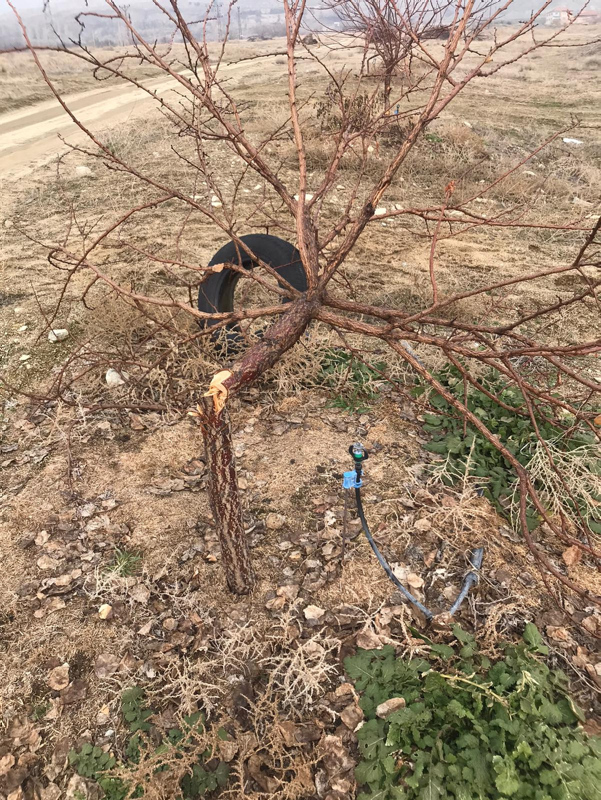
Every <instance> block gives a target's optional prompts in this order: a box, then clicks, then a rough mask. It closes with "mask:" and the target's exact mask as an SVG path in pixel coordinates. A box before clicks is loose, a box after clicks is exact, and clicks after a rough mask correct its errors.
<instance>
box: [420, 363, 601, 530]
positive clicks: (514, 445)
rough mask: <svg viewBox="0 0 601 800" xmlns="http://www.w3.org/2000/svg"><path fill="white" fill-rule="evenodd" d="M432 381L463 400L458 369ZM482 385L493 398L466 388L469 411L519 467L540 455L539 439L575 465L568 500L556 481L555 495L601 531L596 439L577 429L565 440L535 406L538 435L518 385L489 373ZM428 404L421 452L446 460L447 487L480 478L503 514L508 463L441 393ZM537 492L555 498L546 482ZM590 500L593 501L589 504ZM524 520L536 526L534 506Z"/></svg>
mask: <svg viewBox="0 0 601 800" xmlns="http://www.w3.org/2000/svg"><path fill="white" fill-rule="evenodd" d="M436 378H437V379H438V381H439V382H440V383H441V384H442V385H443V386H444V387H445V388H446V389H447V390H448V391H449V392H450V393H451V394H452V395H453V396H454V397H456V398H458V399H459V400H461V402H464V400H465V392H466V386H465V385H464V382H463V379H462V377H461V375H460V373H459V371H458V370H457V369H456V367H454V366H453V367H448V368H446V369H444V370H442V371H441V372H439V373H437V375H436ZM480 383H481V385H482V386H483V388H485V389H486V390H487V391H488V392H489V393H490V394H491V395H493V397H492V398H491V397H489V396H488V395H487V394H486V393H485V392H483V391H480V390H478V389H475V388H474V387H472V386H468V387H467V407H468V409H469V410H470V411H471V412H472V413H473V414H475V416H477V417H478V418H479V419H480V420H482V422H483V423H484V424H485V425H486V426H487V428H488V430H489V431H490V432H491V433H492V434H494V435H495V436H498V437H499V439H500V441H501V442H502V443H503V444H504V445H505V447H506V448H507V449H508V450H509V452H510V453H511V454H512V455H513V456H515V458H516V459H517V461H518V462H519V463H520V464H522V466H524V467H528V466H529V465H530V463H531V462H532V459H533V458H534V457H535V456H537V455H540V453H539V449H540V442H541V439H542V441H543V442H545V443H550V444H551V445H552V447H553V450H554V452H555V453H557V454H558V455H559V457H561V456H562V454H563V456H564V458H565V459H566V463H567V462H569V460H570V458H571V459H572V462H573V463H576V462H578V463H579V478H578V480H575V481H573V485H572V486H571V487H570V489H571V492H570V494H571V496H570V495H569V494H567V493H565V481H564V482H563V484H564V485H563V486H562V485H561V484H562V481H558V486H557V487H555V491H556V492H559V493H560V494H561V495H562V496H561V500H562V502H563V503H564V504H565V505H567V507H569V508H571V510H572V511H573V512H574V513H578V514H580V515H581V516H582V518H583V519H584V520H585V521H586V523H587V524H588V525H589V526H590V528H591V530H593V531H594V532H595V533H601V518H599V517H598V516H597V515H596V514H595V509H596V505H595V501H601V495H597V496H595V489H594V487H595V476H599V475H601V459H599V457H598V453H594V451H593V448H594V441H595V439H594V435H593V434H592V433H590V432H588V431H585V430H583V429H577V430H576V431H572V433H571V435H570V436H569V437H568V436H566V435H565V431H564V428H563V427H562V426H561V425H560V423H559V422H556V423H555V422H553V421H552V420H553V419H554V418H555V415H554V414H553V413H552V411H551V409H550V408H548V407H545V406H539V407H538V408H537V409H535V411H534V418H535V420H536V424H537V427H538V435H537V432H536V430H535V428H534V426H533V424H532V420H531V419H530V417H529V415H528V413H527V407H526V403H525V401H524V397H523V395H522V393H521V391H520V389H519V387H517V386H513V385H508V384H507V382H506V381H505V380H504V379H503V378H502V377H501V376H500V375H499V373H498V372H491V373H490V374H489V375H488V376H486V377H484V378H482V379H481V380H480ZM425 391H426V387H425V386H420V387H418V388H417V389H416V390H415V394H416V395H418V396H419V395H420V394H424V393H425ZM495 397H496V398H498V400H499V401H500V402H497V401H496V400H495V399H494V398H495ZM429 403H430V405H431V406H433V408H434V409H435V413H431V414H425V415H424V420H425V425H424V430H425V431H426V432H427V433H429V434H431V437H432V438H431V441H430V442H428V443H427V444H426V445H425V449H426V450H429V451H430V452H431V453H436V454H438V455H441V456H445V457H446V463H445V468H444V471H443V472H442V474H441V478H442V480H443V481H444V482H445V483H447V484H450V483H452V482H453V481H454V480H457V479H459V478H462V477H464V476H466V474H467V475H469V476H475V477H476V478H481V479H482V480H481V483H480V486H481V489H482V492H483V494H484V495H485V496H486V497H488V499H489V500H490V501H491V502H492V503H493V504H494V505H495V506H496V508H497V509H498V510H499V511H500V512H501V513H505V514H506V513H507V512H508V511H509V510H510V507H511V504H512V498H513V495H514V492H515V487H516V475H515V472H514V470H513V468H512V467H511V465H510V464H509V462H508V461H507V460H506V459H505V458H504V456H502V455H501V453H499V451H498V450H497V449H496V448H495V447H494V446H493V445H492V444H491V443H490V442H489V441H488V440H487V439H485V437H484V436H483V435H482V434H481V433H480V432H479V431H477V430H476V429H475V428H474V427H473V426H472V425H470V424H467V425H466V423H465V420H464V419H463V417H462V416H461V415H460V414H459V413H458V411H457V410H456V409H455V408H453V406H451V404H450V403H448V402H447V400H445V398H444V397H442V395H440V394H438V393H437V392H434V393H432V394H431V395H430V398H429ZM563 422H564V424H565V425H566V427H567V426H568V423H571V422H573V421H570V420H568V419H566V420H564V421H563ZM583 467H584V469H585V472H586V471H587V470H588V472H589V475H590V476H591V477H592V478H593V480H591V481H590V486H589V487H587V491H586V492H583V491H581V489H582V469H583ZM551 471H552V470H551ZM597 485H599V484H598V483H597ZM535 488H536V489H537V490H538V491H539V494H540V495H541V497H543V498H545V495H546V499H547V502H548V504H549V506H550V507H552V506H553V505H554V498H553V497H552V496H551V494H552V491H550V490H552V488H553V487H550V485H549V482H548V480H545V481H538V482H536V481H535ZM574 498H575V499H574ZM590 499H592V500H593V502H592V503H591V502H590ZM527 518H528V525H529V527H530V528H533V527H535V526H536V525H537V524H538V523H539V518H538V516H537V514H536V512H535V510H534V509H533V508H528V509H527Z"/></svg>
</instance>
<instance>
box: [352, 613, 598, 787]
mask: <svg viewBox="0 0 601 800" xmlns="http://www.w3.org/2000/svg"><path fill="white" fill-rule="evenodd" d="M453 633H454V635H455V637H456V639H457V643H456V644H454V645H453V646H449V645H444V644H441V645H433V646H432V647H431V652H430V656H429V658H428V659H421V658H419V659H418V658H415V659H406V658H397V657H396V655H395V651H394V648H393V647H391V646H386V647H384V648H382V649H381V650H377V651H371V650H359V651H358V652H357V654H356V655H355V656H352V657H350V658H347V659H346V660H345V668H346V671H347V673H348V674H349V676H350V678H351V679H352V680H353V681H354V682H355V687H356V688H357V690H358V691H359V692H360V693H361V700H360V705H361V707H362V709H363V711H364V713H365V716H366V722H365V723H364V725H363V726H362V727H361V728H360V729H359V731H358V732H357V738H358V740H359V751H360V754H361V762H360V763H359V766H358V767H357V770H356V777H357V781H358V782H359V784H361V785H362V786H363V787H364V790H363V791H362V792H361V793H360V794H359V795H358V800H376V798H377V800H401V798H402V799H403V800H447V799H448V800H451V798H453V800H502V798H506V797H515V798H522V799H523V800H569V799H570V798H572V799H573V800H599V798H600V796H601V795H600V792H599V787H600V786H601V739H599V738H595V737H588V736H586V735H585V734H584V732H583V731H582V728H581V727H580V726H579V724H578V723H579V722H581V721H582V720H583V716H582V713H581V711H580V710H579V709H578V708H577V707H575V706H574V705H573V703H572V702H571V700H570V699H569V697H568V696H567V694H566V686H567V679H566V677H565V675H563V673H561V672H559V671H553V670H550V669H549V668H548V667H547V666H546V665H545V664H544V663H542V661H540V660H539V659H538V658H537V657H536V656H537V655H544V654H546V653H547V648H546V647H545V646H544V644H543V641H542V638H541V636H540V634H539V632H538V630H537V629H536V627H535V626H534V625H532V624H528V625H527V626H526V629H525V631H524V642H523V643H522V644H518V645H513V644H509V645H506V646H505V647H504V650H503V657H502V658H501V659H500V660H499V661H497V662H496V663H495V664H492V663H491V661H490V660H489V659H488V658H487V657H486V656H484V655H481V654H480V653H479V652H478V648H477V645H476V641H475V638H474V637H473V636H472V635H470V634H468V633H466V632H465V631H463V630H462V629H461V628H459V626H457V625H456V626H454V628H453ZM392 697H403V698H404V699H405V703H406V705H405V707H404V708H399V709H398V710H396V711H394V712H393V713H392V714H390V715H389V716H388V717H387V718H386V719H380V718H378V717H377V715H376V709H377V707H378V705H379V704H380V703H382V702H384V701H386V700H388V699H390V698H392Z"/></svg>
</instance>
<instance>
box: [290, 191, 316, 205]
mask: <svg viewBox="0 0 601 800" xmlns="http://www.w3.org/2000/svg"><path fill="white" fill-rule="evenodd" d="M314 196H315V195H312V194H311V193H310V192H307V193H306V194H305V200H306V201H307V202H309V200H313V197H314ZM294 199H295V200H296V202H297V203H298V201H299V200H300V195H299V194H295V195H294Z"/></svg>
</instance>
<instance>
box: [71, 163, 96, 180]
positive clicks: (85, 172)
mask: <svg viewBox="0 0 601 800" xmlns="http://www.w3.org/2000/svg"><path fill="white" fill-rule="evenodd" d="M75 174H76V175H77V177H78V178H91V177H92V176H93V175H94V173H93V172H92V170H91V169H90V168H89V167H86V166H84V165H83V164H80V165H79V166H78V167H75Z"/></svg>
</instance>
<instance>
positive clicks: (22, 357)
mask: <svg viewBox="0 0 601 800" xmlns="http://www.w3.org/2000/svg"><path fill="white" fill-rule="evenodd" d="M30 358H31V356H29V355H25V354H24V355H22V356H19V361H29V359H30Z"/></svg>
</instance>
